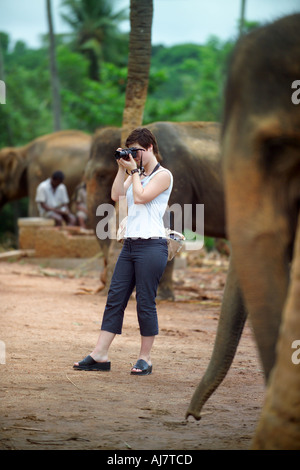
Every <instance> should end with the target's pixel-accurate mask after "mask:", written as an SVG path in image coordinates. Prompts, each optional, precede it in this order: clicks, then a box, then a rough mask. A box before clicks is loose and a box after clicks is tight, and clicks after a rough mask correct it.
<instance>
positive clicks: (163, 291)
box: [157, 258, 175, 301]
mask: <svg viewBox="0 0 300 470" xmlns="http://www.w3.org/2000/svg"><path fill="white" fill-rule="evenodd" d="M173 269H174V258H173V259H172V260H171V261H169V262H168V263H167V266H166V269H165V271H164V273H163V275H162V277H161V280H160V283H159V286H158V289H157V300H172V301H173V300H174V299H175V297H174V291H173V280H172V277H173Z"/></svg>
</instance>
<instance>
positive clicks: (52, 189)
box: [35, 171, 76, 226]
mask: <svg viewBox="0 0 300 470" xmlns="http://www.w3.org/2000/svg"><path fill="white" fill-rule="evenodd" d="M64 178H65V175H64V174H63V173H62V172H61V171H55V172H54V173H53V175H52V177H51V178H48V179H47V180H45V181H43V182H42V183H40V184H39V185H38V187H37V190H36V197H35V201H36V203H37V206H38V210H39V214H40V216H41V217H45V218H48V219H54V221H55V225H57V226H61V225H62V224H63V222H65V223H66V224H67V225H75V223H76V217H75V216H74V215H73V214H72V213H71V212H70V209H69V207H68V204H69V196H68V192H67V188H66V186H65V185H64V184H63V181H64Z"/></svg>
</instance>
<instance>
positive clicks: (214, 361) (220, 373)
mask: <svg viewBox="0 0 300 470" xmlns="http://www.w3.org/2000/svg"><path fill="white" fill-rule="evenodd" d="M246 318H247V314H246V311H245V308H244V303H243V300H242V296H241V292H240V289H239V285H238V282H237V278H236V274H235V270H234V269H233V268H232V260H231V261H230V265H229V270H228V274H227V279H226V286H225V290H224V297H223V302H222V308H221V313H220V319H219V323H218V329H217V334H216V339H215V344H214V350H213V354H212V357H211V359H210V362H209V365H208V367H207V369H206V372H205V374H204V376H203V378H202V380H201V382H200V383H199V385H198V387H197V389H196V390H195V392H194V395H193V397H192V400H191V402H190V405H189V408H188V410H187V413H186V418H188V417H189V416H190V415H191V416H193V417H194V418H195V419H197V420H199V419H201V415H200V413H201V410H202V407H203V405H204V404H205V403H206V401H207V400H208V399H209V397H210V396H211V395H212V393H213V392H214V391H215V390H216V389H217V387H218V386H219V385H220V383H221V382H222V380H223V379H224V378H225V376H226V374H227V372H228V370H229V368H230V366H231V364H232V361H233V359H234V356H235V353H236V349H237V346H238V344H239V340H240V337H241V334H242V331H243V328H244V324H245V321H246Z"/></svg>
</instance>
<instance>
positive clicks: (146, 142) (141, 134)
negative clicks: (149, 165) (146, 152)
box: [125, 127, 162, 160]
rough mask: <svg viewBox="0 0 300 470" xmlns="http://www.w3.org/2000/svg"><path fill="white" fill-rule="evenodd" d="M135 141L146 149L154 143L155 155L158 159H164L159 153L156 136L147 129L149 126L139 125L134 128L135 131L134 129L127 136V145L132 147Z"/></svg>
mask: <svg viewBox="0 0 300 470" xmlns="http://www.w3.org/2000/svg"><path fill="white" fill-rule="evenodd" d="M135 142H137V143H138V144H139V145H141V147H144V148H145V149H148V148H149V147H150V145H152V147H153V153H154V155H155V156H156V158H157V159H158V160H162V158H161V156H160V154H159V150H158V144H157V141H156V138H155V136H154V135H153V134H152V132H151V131H150V130H149V129H147V127H138V128H137V129H134V131H132V132H131V133H130V134H129V136H128V137H127V139H126V142H125V145H126V147H130V146H131V145H132V144H134V143H135Z"/></svg>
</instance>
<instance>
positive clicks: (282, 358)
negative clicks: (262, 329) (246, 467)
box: [252, 216, 300, 450]
mask: <svg viewBox="0 0 300 470" xmlns="http://www.w3.org/2000/svg"><path fill="white" fill-rule="evenodd" d="M299 313H300V216H299V219H298V228H297V236H296V241H295V246H294V259H293V264H292V274H291V283H290V287H289V292H288V297H287V301H286V303H285V308H284V312H283V317H282V323H281V329H280V336H279V341H278V345H277V361H276V363H275V366H274V368H273V370H272V372H271V376H270V380H269V384H268V388H267V394H266V400H265V404H264V407H263V410H262V414H261V417H260V421H259V424H258V428H257V430H256V434H255V437H254V441H253V444H252V447H253V449H262V450H300V400H299V396H300V316H299Z"/></svg>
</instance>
